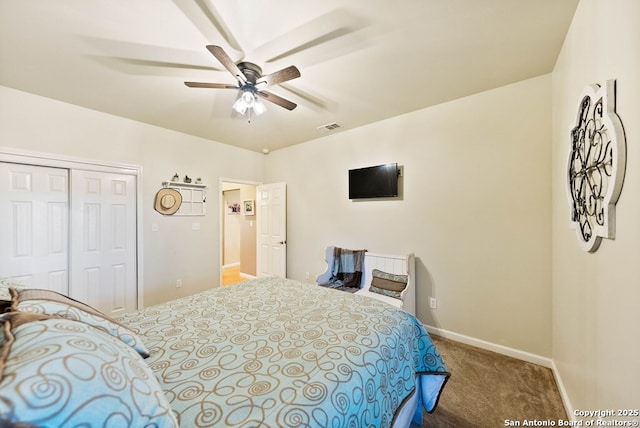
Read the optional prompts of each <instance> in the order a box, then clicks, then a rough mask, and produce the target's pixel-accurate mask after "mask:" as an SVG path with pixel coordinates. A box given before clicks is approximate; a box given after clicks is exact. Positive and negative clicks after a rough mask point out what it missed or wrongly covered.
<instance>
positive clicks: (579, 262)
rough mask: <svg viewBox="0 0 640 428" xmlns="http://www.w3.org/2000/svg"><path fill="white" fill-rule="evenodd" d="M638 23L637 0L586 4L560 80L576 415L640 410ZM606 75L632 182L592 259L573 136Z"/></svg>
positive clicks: (557, 205) (565, 288) (560, 338)
mask: <svg viewBox="0 0 640 428" xmlns="http://www.w3.org/2000/svg"><path fill="white" fill-rule="evenodd" d="M639 24H640V2H638V1H636V0H606V1H605V0H582V1H581V2H580V4H579V6H578V9H577V11H576V13H575V16H574V19H573V22H572V24H571V28H570V30H569V33H568V35H567V38H566V40H565V42H564V46H563V49H562V51H561V54H560V56H559V58H558V61H557V63H556V66H555V69H554V72H553V75H552V76H553V77H552V81H553V92H552V93H553V181H552V189H553V202H552V206H553V209H552V213H553V221H552V231H553V241H552V242H553V244H552V245H553V246H552V250H553V274H552V275H553V358H554V361H555V363H556V366H557V368H558V371H559V373H560V375H561V378H562V383H563V384H564V387H565V388H566V391H567V394H568V396H569V398H570V402H571V406H572V407H573V408H574V409H591V410H598V409H624V408H632V409H637V408H638V404H639V403H640V340H639V339H640V120H639V119H638V118H640V46H639V45H638V41H639V40H640V25H639ZM607 79H617V112H618V115H619V116H620V118H621V120H622V123H623V126H624V131H625V134H626V139H627V164H626V177H625V181H624V186H623V189H622V193H621V195H620V199H619V202H618V205H617V210H616V211H617V213H616V238H615V240H607V239H605V240H603V242H602V244H601V245H600V248H599V249H598V251H597V252H595V253H593V254H589V253H585V252H583V251H582V250H581V249H580V247H579V245H578V241H577V238H576V234H575V231H574V230H571V229H569V220H568V219H569V206H568V203H567V197H566V190H565V174H566V172H565V171H566V166H567V165H566V162H567V155H568V151H569V131H570V130H571V128H572V127H573V126H575V120H576V115H577V107H578V102H579V101H580V100H579V95H580V92H581V91H582V89H583V88H584V87H585V86H587V85H590V84H593V83H604V82H605V81H606V80H607ZM636 419H638V418H636Z"/></svg>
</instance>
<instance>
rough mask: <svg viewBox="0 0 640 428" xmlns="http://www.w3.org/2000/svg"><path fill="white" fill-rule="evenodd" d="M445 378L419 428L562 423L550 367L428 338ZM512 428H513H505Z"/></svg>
mask: <svg viewBox="0 0 640 428" xmlns="http://www.w3.org/2000/svg"><path fill="white" fill-rule="evenodd" d="M432 338H433V341H434V343H435V344H436V346H437V347H438V350H439V351H440V354H441V355H442V358H443V359H444V361H445V363H446V364H447V366H449V371H450V372H451V377H450V378H449V381H448V382H447V384H446V385H445V387H444V390H443V393H442V395H441V397H440V402H439V403H438V407H437V408H436V410H435V411H434V412H433V413H431V414H428V413H426V412H425V413H424V415H423V426H424V427H428V428H432V427H436V428H440V427H455V428H466V427H481V428H492V427H504V426H509V425H507V423H506V421H508V420H509V421H518V422H519V423H520V424H523V423H524V421H525V420H528V421H533V420H536V421H546V420H547V419H549V420H552V421H555V422H556V423H557V421H558V419H563V420H567V414H566V411H565V409H564V406H563V404H562V398H561V397H560V393H559V392H558V388H557V386H556V383H555V379H554V377H553V373H552V372H551V370H550V369H548V368H546V367H542V366H539V365H536V364H532V363H528V362H525V361H521V360H518V359H514V358H510V357H507V356H504V355H501V354H497V353H495V352H491V351H486V350H484V349H480V348H476V347H473V346H469V345H465V344H463V343H459V342H454V341H452V340H448V339H444V338H442V337H439V336H435V335H432ZM511 426H517V425H511Z"/></svg>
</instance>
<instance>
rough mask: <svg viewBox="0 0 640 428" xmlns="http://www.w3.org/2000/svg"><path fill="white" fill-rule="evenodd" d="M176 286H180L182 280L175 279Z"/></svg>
mask: <svg viewBox="0 0 640 428" xmlns="http://www.w3.org/2000/svg"><path fill="white" fill-rule="evenodd" d="M176 288H182V280H181V279H176Z"/></svg>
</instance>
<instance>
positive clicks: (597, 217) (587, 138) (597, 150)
mask: <svg viewBox="0 0 640 428" xmlns="http://www.w3.org/2000/svg"><path fill="white" fill-rule="evenodd" d="M615 97H616V87H615V80H609V81H607V83H606V84H605V85H604V86H600V85H589V86H587V87H585V88H584V90H583V91H582V94H581V95H580V104H579V105H578V115H577V118H576V125H575V127H574V128H573V129H572V130H571V148H570V152H569V162H568V171H567V172H568V174H567V185H568V197H569V204H570V210H571V213H570V214H571V227H572V228H574V229H575V230H576V233H577V235H578V240H579V242H580V245H581V246H582V248H583V249H584V250H585V251H589V252H594V251H596V250H597V249H598V247H599V246H600V242H601V241H602V238H609V239H614V238H615V227H616V222H615V208H616V202H617V201H618V197H619V196H620V191H621V190H622V183H623V181H624V172H625V164H626V141H625V136H624V129H623V127H622V122H621V121H620V118H619V117H618V115H617V114H616V111H615V109H616V100H615Z"/></svg>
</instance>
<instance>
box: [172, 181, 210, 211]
mask: <svg viewBox="0 0 640 428" xmlns="http://www.w3.org/2000/svg"><path fill="white" fill-rule="evenodd" d="M162 187H166V188H170V189H175V190H177V191H178V192H180V194H181V195H182V204H180V209H179V210H178V212H176V213H175V214H174V215H176V216H203V215H205V213H206V201H207V185H206V184H202V183H199V184H196V183H184V182H182V181H163V182H162Z"/></svg>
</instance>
